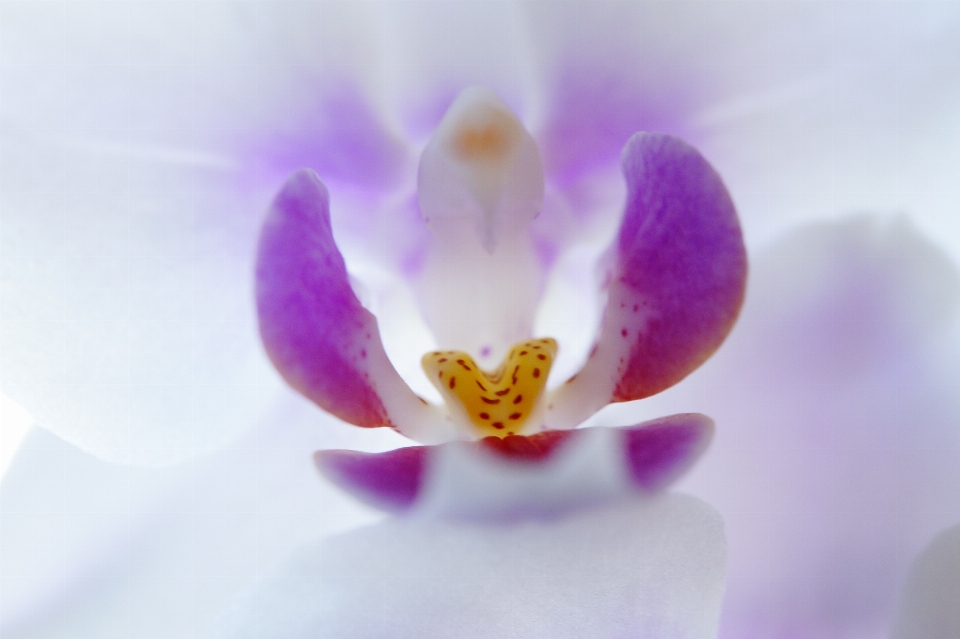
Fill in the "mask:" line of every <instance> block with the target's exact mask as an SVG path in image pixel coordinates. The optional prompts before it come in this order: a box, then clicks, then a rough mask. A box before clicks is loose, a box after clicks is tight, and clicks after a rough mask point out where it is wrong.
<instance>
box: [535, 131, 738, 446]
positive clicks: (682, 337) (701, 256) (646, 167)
mask: <svg viewBox="0 0 960 639" xmlns="http://www.w3.org/2000/svg"><path fill="white" fill-rule="evenodd" d="M623 172H624V175H625V177H626V181H627V193H628V197H627V204H626V211H625V212H624V216H623V222H622V224H621V226H620V232H619V234H618V236H617V239H616V241H615V244H614V246H613V249H614V251H615V258H616V261H615V264H614V267H613V271H612V272H611V273H610V280H609V290H608V296H607V306H606V309H605V310H604V316H603V322H602V325H601V329H600V336H599V338H598V340H597V343H596V346H595V347H594V349H593V351H592V352H591V354H590V357H589V359H588V360H587V363H586V364H585V365H584V367H583V369H582V370H581V371H580V372H579V373H578V374H577V375H575V376H574V377H573V378H571V379H570V380H568V381H567V383H566V384H564V385H562V386H561V387H559V388H558V389H557V390H556V391H555V392H554V393H553V395H552V396H551V401H550V403H549V404H548V407H547V420H546V421H547V425H548V426H549V427H550V428H573V427H575V426H576V425H577V424H579V423H580V422H582V421H583V420H584V419H587V418H588V417H589V416H590V415H592V414H593V413H594V412H595V411H597V410H598V409H600V408H602V407H603V406H605V405H607V404H608V403H610V402H625V401H630V400H634V399H642V398H644V397H649V396H650V395H654V394H656V393H659V392H660V391H662V390H664V389H666V388H668V387H670V386H672V385H673V384H676V383H677V382H679V381H680V380H681V379H683V378H684V377H685V376H687V375H688V374H689V373H690V372H692V371H693V370H694V369H695V368H697V367H698V366H699V365H700V364H702V363H703V362H704V360H706V359H707V358H708V357H710V355H711V354H713V352H714V351H715V350H716V349H717V348H718V347H719V346H720V344H721V342H723V340H724V338H725V337H726V336H727V333H729V332H730V329H731V328H732V327H733V323H734V321H735V320H736V318H737V315H738V313H739V312H740V306H741V304H742V303H743V295H744V288H745V286H746V277H747V257H746V250H745V249H744V246H743V237H742V234H741V232H740V225H739V222H738V221H737V214H736V211H735V210H734V208H733V202H731V200H730V196H729V195H728V194H727V190H726V188H724V186H723V182H722V181H721V180H720V176H718V175H717V173H716V172H715V171H714V170H713V168H711V166H710V165H709V164H708V163H707V161H706V160H705V159H704V158H703V157H702V156H701V155H700V154H699V153H698V152H697V151H696V149H694V148H693V147H691V146H689V145H687V144H686V143H685V142H683V141H682V140H679V139H677V138H674V137H671V136H669V135H664V134H660V133H638V134H636V135H634V136H633V137H632V138H631V139H630V141H629V142H628V143H627V146H626V147H625V148H624V150H623Z"/></svg>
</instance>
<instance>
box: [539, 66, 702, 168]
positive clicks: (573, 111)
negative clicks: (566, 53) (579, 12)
mask: <svg viewBox="0 0 960 639" xmlns="http://www.w3.org/2000/svg"><path fill="white" fill-rule="evenodd" d="M561 69H562V71H561V72H560V73H559V74H558V76H557V77H556V78H555V81H554V82H553V87H554V95H552V96H550V99H549V100H547V104H549V105H552V106H553V111H552V112H551V113H549V115H548V118H547V125H546V127H545V128H544V130H543V132H542V133H541V134H540V135H538V136H537V139H538V142H539V143H540V148H541V151H542V155H543V160H544V165H545V168H546V170H547V173H548V175H549V177H550V180H551V181H553V182H555V183H557V184H559V185H560V186H561V187H562V186H565V185H569V184H571V183H573V182H575V181H576V180H577V179H579V178H580V177H582V176H583V175H585V174H587V173H589V172H591V171H592V170H595V169H602V168H606V167H611V166H613V165H614V163H616V161H617V158H618V154H619V151H620V149H621V148H622V147H623V141H624V140H627V139H629V138H630V136H631V135H633V134H634V133H636V132H637V131H668V132H671V133H674V134H677V135H686V134H687V131H685V130H684V127H683V125H682V123H683V122H684V121H685V120H684V115H685V111H686V110H687V109H685V108H684V106H685V103H690V102H692V100H691V99H690V98H689V97H686V98H684V97H682V96H683V94H684V93H685V92H688V91H689V86H688V85H686V84H684V83H682V82H677V83H676V84H675V86H671V87H664V83H663V82H662V81H661V80H658V81H657V82H655V83H651V86H649V87H646V86H642V85H641V83H640V82H638V81H636V80H634V81H633V82H631V81H630V80H631V79H630V78H629V76H628V74H624V73H622V72H621V70H619V69H618V70H617V72H616V73H614V74H611V73H610V72H609V71H608V70H602V69H597V68H594V67H585V66H584V65H582V64H576V63H571V62H566V63H564V64H562V65H561ZM665 89H666V90H665ZM678 96H680V97H678Z"/></svg>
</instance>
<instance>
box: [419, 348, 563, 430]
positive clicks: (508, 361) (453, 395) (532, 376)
mask: <svg viewBox="0 0 960 639" xmlns="http://www.w3.org/2000/svg"><path fill="white" fill-rule="evenodd" d="M556 356H557V341H556V340H554V339H551V338H542V339H533V340H527V341H525V342H520V343H519V344H516V345H515V346H514V347H513V348H511V349H510V352H509V354H508V355H507V357H506V358H505V359H504V360H503V363H502V364H501V365H500V367H499V368H497V370H495V371H493V372H487V371H485V370H483V369H482V368H480V367H479V366H478V365H477V363H476V362H475V361H474V360H473V358H472V357H470V355H469V354H467V353H465V352H462V351H434V352H432V353H427V354H426V355H424V356H423V361H422V364H423V370H424V372H425V373H426V374H427V377H428V378H429V379H430V381H431V382H432V383H433V385H434V386H436V388H437V390H439V391H440V394H441V395H442V396H443V398H444V400H446V403H447V406H448V407H449V408H450V410H451V411H452V412H456V413H460V414H461V416H462V417H465V419H466V421H468V422H469V423H470V424H472V425H473V427H474V428H475V429H476V430H477V431H478V433H479V435H480V436H481V437H488V436H491V435H493V436H496V437H507V436H509V435H518V434H521V433H524V432H529V430H530V426H531V424H532V425H534V427H535V426H536V423H537V416H538V412H539V411H540V409H541V406H540V404H541V401H540V399H541V396H542V395H543V389H544V387H545V386H546V383H547V377H548V376H549V375H550V368H551V367H552V366H553V361H554V359H555V358H556Z"/></svg>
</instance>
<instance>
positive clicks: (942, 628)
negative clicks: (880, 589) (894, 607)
mask: <svg viewBox="0 0 960 639" xmlns="http://www.w3.org/2000/svg"><path fill="white" fill-rule="evenodd" d="M958 601H960V526H954V527H953V528H950V529H949V530H945V531H944V532H942V533H940V535H938V536H937V538H936V539H934V540H933V542H932V543H931V544H930V545H929V546H927V548H926V550H924V551H923V553H922V554H921V555H920V557H918V558H917V561H916V562H915V563H914V565H913V570H912V571H911V574H910V579H909V581H907V587H906V591H905V592H904V594H903V601H902V602H901V604H900V616H899V619H898V620H897V623H896V625H895V626H894V629H893V633H892V634H891V635H890V637H891V639H914V637H925V638H927V639H950V638H951V637H958V636H960V608H958V607H957V602H958Z"/></svg>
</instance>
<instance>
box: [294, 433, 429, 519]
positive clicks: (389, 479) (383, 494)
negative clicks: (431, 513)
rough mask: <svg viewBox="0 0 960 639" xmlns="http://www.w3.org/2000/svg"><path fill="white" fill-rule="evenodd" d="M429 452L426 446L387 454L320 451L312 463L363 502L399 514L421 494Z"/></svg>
mask: <svg viewBox="0 0 960 639" xmlns="http://www.w3.org/2000/svg"><path fill="white" fill-rule="evenodd" d="M427 452H428V448H427V447H425V446H411V447H409V448H397V449H396V450H391V451H389V452H386V453H360V452H357V451H353V450H321V451H317V452H316V453H314V455H313V460H314V463H315V464H316V465H317V468H319V469H320V472H321V473H322V474H323V476H324V477H326V478H327V479H329V480H330V481H332V482H333V483H334V484H336V485H337V486H340V487H341V488H343V489H344V490H346V491H347V492H349V493H350V494H351V495H353V496H354V497H356V498H357V499H359V500H360V501H362V502H364V503H366V504H369V505H371V506H374V507H376V508H382V509H384V510H390V511H400V510H406V509H408V508H410V506H412V505H413V502H414V501H415V500H416V498H417V495H419V494H420V487H421V483H422V479H423V471H424V467H425V466H426V462H427Z"/></svg>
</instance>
